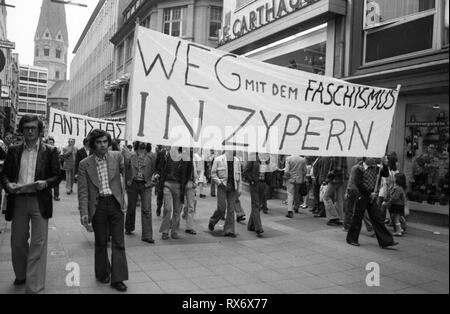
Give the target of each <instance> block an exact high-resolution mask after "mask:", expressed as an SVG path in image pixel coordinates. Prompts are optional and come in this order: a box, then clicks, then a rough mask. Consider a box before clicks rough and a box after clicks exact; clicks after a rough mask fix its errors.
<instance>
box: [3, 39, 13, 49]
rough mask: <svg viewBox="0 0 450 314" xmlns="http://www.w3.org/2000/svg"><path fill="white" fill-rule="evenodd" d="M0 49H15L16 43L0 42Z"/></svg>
mask: <svg viewBox="0 0 450 314" xmlns="http://www.w3.org/2000/svg"><path fill="white" fill-rule="evenodd" d="M0 48H5V49H16V43H14V42H12V41H9V40H0Z"/></svg>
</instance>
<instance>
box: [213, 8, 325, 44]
mask: <svg viewBox="0 0 450 314" xmlns="http://www.w3.org/2000/svg"><path fill="white" fill-rule="evenodd" d="M319 1H320V0H257V1H254V2H251V3H249V4H248V5H246V6H243V7H237V5H238V2H237V1H234V0H225V1H224V5H223V12H224V13H223V21H222V25H223V26H222V29H221V31H220V34H219V44H220V45H223V44H225V43H227V42H229V41H232V40H235V39H237V38H239V37H242V36H244V35H245V34H248V33H249V32H251V31H254V30H256V29H258V28H260V27H261V26H264V25H267V24H269V23H272V22H274V21H276V20H278V19H280V18H282V17H285V16H286V15H288V14H291V13H293V12H296V11H299V10H301V9H303V8H305V7H307V6H310V5H311V4H314V3H316V2H319Z"/></svg>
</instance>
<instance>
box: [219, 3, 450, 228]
mask: <svg viewBox="0 0 450 314" xmlns="http://www.w3.org/2000/svg"><path fill="white" fill-rule="evenodd" d="M448 15H449V13H448V0H396V1H391V0H376V1H374V0H364V1H360V0H309V1H308V0H289V1H288V0H225V2H224V17H223V27H222V30H221V36H220V49H222V50H225V51H229V52H232V53H236V54H239V55H246V56H247V57H250V58H254V59H256V60H259V61H264V62H269V63H273V64H276V65H281V66H286V67H291V68H295V69H299V70H303V71H310V72H314V73H318V74H325V75H327V76H333V77H336V78H341V79H344V80H347V81H350V82H352V83H359V84H366V85H372V86H379V87H385V88H392V89H395V88H396V87H397V86H398V85H401V92H400V97H399V100H398V105H397V110H396V113H395V115H394V120H393V126H392V132H391V136H390V139H389V145H388V147H387V149H386V151H387V152H391V151H392V152H396V154H397V156H398V159H399V167H400V169H399V170H400V171H402V172H404V173H405V174H406V175H407V177H408V180H409V185H408V196H409V199H410V201H412V202H411V207H412V209H414V208H415V209H418V210H424V211H426V210H430V211H436V209H438V211H439V210H440V211H443V212H446V213H447V215H448V205H447V204H448V164H449V160H448V155H449V151H448V139H449V128H448V126H449V118H448V117H449V104H448V88H449V85H448V57H449V46H448ZM352 162H353V160H350V163H352ZM447 221H448V220H447Z"/></svg>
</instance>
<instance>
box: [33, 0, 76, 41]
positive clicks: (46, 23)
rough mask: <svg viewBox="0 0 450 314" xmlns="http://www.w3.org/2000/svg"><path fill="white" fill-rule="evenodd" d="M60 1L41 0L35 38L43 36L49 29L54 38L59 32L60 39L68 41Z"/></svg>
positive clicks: (64, 13) (64, 14)
mask: <svg viewBox="0 0 450 314" xmlns="http://www.w3.org/2000/svg"><path fill="white" fill-rule="evenodd" d="M64 7H65V6H64V5H63V4H61V3H55V2H51V0H42V6H41V15H40V16H39V23H38V26H37V29H36V38H43V37H45V32H46V31H49V32H50V33H49V35H50V36H51V38H53V39H55V38H56V37H57V36H58V33H60V32H61V36H62V38H61V39H62V40H64V41H65V42H66V43H68V42H69V38H68V37H69V36H68V33H67V23H66V10H65V8H64Z"/></svg>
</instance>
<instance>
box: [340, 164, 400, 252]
mask: <svg viewBox="0 0 450 314" xmlns="http://www.w3.org/2000/svg"><path fill="white" fill-rule="evenodd" d="M387 176H389V171H388V168H387V166H386V165H383V167H382V168H380V167H379V166H378V165H377V163H376V160H375V158H367V159H366V161H365V162H364V163H363V164H362V165H361V166H360V167H359V168H358V169H357V171H355V175H354V178H353V179H354V181H355V182H354V183H355V185H356V187H357V188H358V190H359V191H358V192H359V195H360V197H359V198H358V201H357V203H356V208H355V213H354V215H353V219H352V224H351V226H350V229H349V230H348V234H347V243H348V244H350V245H353V246H359V242H358V238H359V234H360V232H361V226H362V220H363V218H364V213H365V211H366V210H367V211H368V213H369V217H370V220H371V221H372V224H373V229H374V231H375V235H376V236H377V240H378V244H379V245H380V247H382V248H384V249H385V248H388V247H391V246H395V245H397V244H398V243H396V242H394V238H393V237H392V235H391V233H390V232H389V231H388V230H387V228H386V226H385V224H384V217H382V216H381V210H380V209H379V208H378V206H377V200H376V197H377V195H378V191H377V186H379V184H377V181H379V179H380V177H387Z"/></svg>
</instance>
